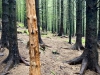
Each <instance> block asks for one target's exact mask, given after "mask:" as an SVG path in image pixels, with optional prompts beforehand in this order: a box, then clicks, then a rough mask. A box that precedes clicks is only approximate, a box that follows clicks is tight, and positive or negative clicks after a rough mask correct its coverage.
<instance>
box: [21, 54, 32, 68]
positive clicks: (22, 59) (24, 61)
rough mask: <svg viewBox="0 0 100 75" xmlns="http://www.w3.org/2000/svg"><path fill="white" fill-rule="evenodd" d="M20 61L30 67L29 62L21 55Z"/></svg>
mask: <svg viewBox="0 0 100 75" xmlns="http://www.w3.org/2000/svg"><path fill="white" fill-rule="evenodd" d="M20 61H21V62H23V63H24V64H25V65H26V66H30V64H29V62H27V61H26V60H25V59H24V58H23V57H22V56H21V55H20Z"/></svg>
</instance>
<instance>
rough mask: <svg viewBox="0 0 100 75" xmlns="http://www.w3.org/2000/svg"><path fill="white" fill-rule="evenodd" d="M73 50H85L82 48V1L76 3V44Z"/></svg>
mask: <svg viewBox="0 0 100 75" xmlns="http://www.w3.org/2000/svg"><path fill="white" fill-rule="evenodd" d="M72 49H73V50H80V49H84V47H83V46H82V0H77V1H76V43H75V44H74V46H73V47H72Z"/></svg>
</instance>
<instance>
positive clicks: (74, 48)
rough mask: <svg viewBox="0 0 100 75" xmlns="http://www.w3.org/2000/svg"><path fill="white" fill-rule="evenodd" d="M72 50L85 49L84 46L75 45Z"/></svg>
mask: <svg viewBox="0 0 100 75" xmlns="http://www.w3.org/2000/svg"><path fill="white" fill-rule="evenodd" d="M71 49H72V50H84V47H83V46H82V45H78V44H74V45H73V47H72V48H71Z"/></svg>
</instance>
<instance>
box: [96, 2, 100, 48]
mask: <svg viewBox="0 0 100 75" xmlns="http://www.w3.org/2000/svg"><path fill="white" fill-rule="evenodd" d="M99 2H100V0H99ZM99 7H100V3H99ZM98 28H99V29H98V39H97V40H98V42H97V46H98V48H100V9H99V27H98Z"/></svg>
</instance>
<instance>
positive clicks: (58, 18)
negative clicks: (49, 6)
mask: <svg viewBox="0 0 100 75" xmlns="http://www.w3.org/2000/svg"><path fill="white" fill-rule="evenodd" d="M57 16H58V17H57V22H58V23H57V24H58V27H57V29H58V30H57V33H59V28H60V0H57Z"/></svg>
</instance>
